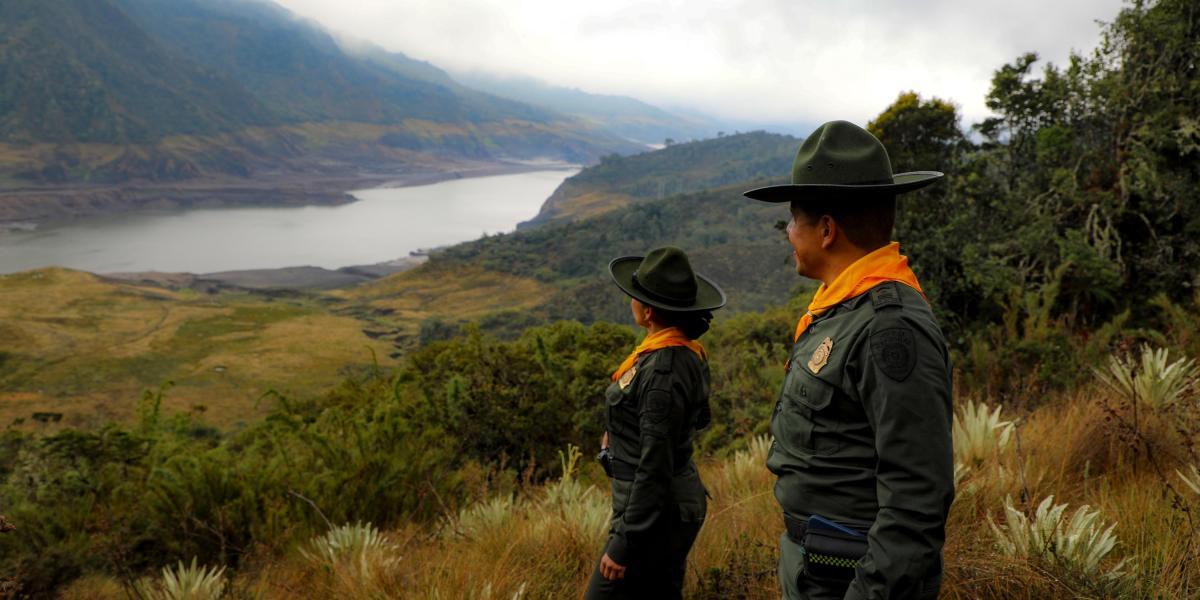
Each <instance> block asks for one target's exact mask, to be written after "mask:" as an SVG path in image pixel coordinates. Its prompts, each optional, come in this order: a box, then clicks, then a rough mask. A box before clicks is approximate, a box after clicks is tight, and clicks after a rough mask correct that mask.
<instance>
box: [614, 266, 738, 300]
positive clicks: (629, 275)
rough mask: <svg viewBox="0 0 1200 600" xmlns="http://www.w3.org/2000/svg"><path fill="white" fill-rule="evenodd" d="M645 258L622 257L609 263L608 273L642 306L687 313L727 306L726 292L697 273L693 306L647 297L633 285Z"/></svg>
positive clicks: (618, 285) (623, 290) (622, 289)
mask: <svg viewBox="0 0 1200 600" xmlns="http://www.w3.org/2000/svg"><path fill="white" fill-rule="evenodd" d="M644 258H645V257H644V256H622V257H620V258H614V259H613V260H612V262H610V263H608V273H609V275H612V279H613V282H614V283H616V284H617V287H619V288H621V291H622V292H625V294H626V295H628V296H631V297H633V298H637V300H638V301H639V302H641V303H642V304H648V305H650V306H653V307H655V308H661V309H663V310H673V311H678V312H687V311H693V310H716V309H718V308H721V307H722V306H725V292H724V291H722V290H721V288H720V287H718V286H717V284H715V283H713V282H712V281H710V280H709V279H708V278H707V277H705V276H703V275H701V274H699V273H696V274H695V275H696V299H695V301H693V302H692V303H691V304H671V303H666V302H663V301H661V300H656V299H654V298H651V297H649V296H647V295H646V294H645V293H643V292H641V291H640V290H638V289H637V288H636V287H634V285H633V274H634V273H636V272H637V270H638V267H639V266H641V264H642V259H644Z"/></svg>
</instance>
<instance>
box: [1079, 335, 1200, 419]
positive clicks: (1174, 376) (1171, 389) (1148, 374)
mask: <svg viewBox="0 0 1200 600" xmlns="http://www.w3.org/2000/svg"><path fill="white" fill-rule="evenodd" d="M1168 358H1169V356H1168V353H1167V350H1166V349H1165V348H1157V349H1155V348H1151V347H1149V346H1143V347H1142V352H1141V357H1140V358H1139V359H1136V360H1135V359H1134V358H1133V357H1129V358H1127V359H1126V358H1121V357H1119V356H1116V355H1113V356H1111V357H1109V359H1108V366H1107V368H1105V369H1095V373H1096V377H1098V378H1099V379H1100V381H1101V382H1103V383H1104V385H1106V386H1108V387H1109V388H1110V389H1112V390H1113V391H1114V392H1116V393H1117V394H1120V395H1121V396H1123V397H1125V398H1131V399H1133V400H1134V401H1135V402H1137V404H1138V405H1139V406H1144V407H1148V408H1150V409H1151V410H1155V411H1157V410H1160V409H1162V408H1164V407H1167V406H1170V405H1171V404H1174V403H1175V402H1177V401H1178V400H1179V399H1180V398H1181V397H1183V394H1184V392H1186V391H1187V389H1188V388H1189V387H1190V386H1191V385H1192V384H1193V382H1195V380H1196V375H1197V369H1196V361H1194V360H1192V359H1189V358H1181V359H1179V360H1177V361H1175V362H1172V363H1168V362H1167V360H1168Z"/></svg>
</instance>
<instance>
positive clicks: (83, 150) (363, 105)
mask: <svg viewBox="0 0 1200 600" xmlns="http://www.w3.org/2000/svg"><path fill="white" fill-rule="evenodd" d="M0 17H2V18H0V39H2V40H3V42H0V74H2V75H3V77H2V78H0V183H8V182H7V181H6V180H11V182H13V183H16V182H25V183H64V182H101V183H106V182H122V181H127V180H130V179H149V180H178V179H187V178H195V177H198V176H204V175H222V174H223V175H229V174H232V175H246V174H248V173H250V172H253V171H257V170H275V171H279V170H284V171H287V170H289V169H291V170H296V171H299V170H302V169H308V168H311V165H312V163H317V164H320V163H321V162H322V161H323V162H324V163H325V164H326V168H328V165H329V164H330V163H332V162H334V161H342V162H344V163H353V164H345V165H343V167H342V170H343V171H354V170H356V169H362V168H364V167H371V166H376V167H377V168H378V165H388V164H390V165H393V167H392V168H393V169H400V170H402V168H403V167H404V165H405V164H409V163H411V164H419V163H421V162H422V161H421V157H417V156H406V155H405V152H409V153H423V154H432V155H438V156H443V157H445V158H463V159H502V158H540V157H551V158H558V159H561V160H567V161H573V162H591V161H593V160H595V159H596V158H598V157H599V156H601V155H603V154H608V153H611V152H632V151H635V150H637V149H639V148H640V147H641V145H639V144H636V143H633V142H630V141H627V140H624V139H620V138H618V137H616V136H615V135H612V134H610V133H605V132H603V131H601V130H599V129H598V128H596V126H595V125H594V124H589V123H585V122H583V121H580V120H578V119H576V118H574V117H571V116H568V115H564V114H561V113H557V112H554V111H552V110H549V109H545V108H538V107H534V106H531V105H528V104H523V103H520V102H516V101H513V100H508V99H505V98H500V97H497V96H491V95H488V94H485V93H482V92H479V91H475V90H472V89H469V88H466V87H463V86H462V85H459V84H457V83H455V82H454V81H453V80H451V79H450V78H449V77H447V76H446V75H445V74H444V73H442V72H441V71H440V70H438V69H437V68H436V67H433V66H432V65H429V64H427V63H421V62H419V61H415V60H412V59H410V58H408V57H406V56H403V55H401V54H395V53H389V52H386V51H384V50H382V49H379V48H377V47H371V46H369V45H363V44H357V43H356V44H355V48H354V50H353V51H348V50H347V49H346V48H345V47H344V45H343V44H340V43H339V42H338V41H337V40H335V39H334V38H333V37H332V36H331V35H330V34H329V33H327V32H326V31H325V30H323V29H322V28H320V27H319V26H317V25H316V24H314V23H310V22H306V21H303V20H300V19H298V18H297V17H295V16H294V15H292V14H291V13H290V12H288V11H286V10H285V9H283V8H281V7H279V6H277V5H275V4H273V3H271V2H264V1H259V0H219V1H216V2H207V1H199V0H175V1H172V2H161V1H157V0H46V1H42V0H37V1H34V0H11V1H9V2H5V3H4V5H3V7H0ZM330 129H333V131H332V132H331V131H329V130H330ZM305 158H308V159H309V160H307V161H305V160H304V159H305Z"/></svg>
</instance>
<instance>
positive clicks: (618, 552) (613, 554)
mask: <svg viewBox="0 0 1200 600" xmlns="http://www.w3.org/2000/svg"><path fill="white" fill-rule="evenodd" d="M604 553H605V554H607V555H608V557H609V558H610V559H612V561H613V562H615V563H617V564H618V565H621V566H622V567H627V566H629V564H628V559H629V549H628V548H627V547H626V545H625V536H624V535H622V534H620V533H617V534H613V536H612V537H611V538H609V540H608V548H605V549H604Z"/></svg>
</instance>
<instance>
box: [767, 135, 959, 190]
mask: <svg viewBox="0 0 1200 600" xmlns="http://www.w3.org/2000/svg"><path fill="white" fill-rule="evenodd" d="M940 177H942V173H939V172H938V171H911V172H908V173H895V174H893V173H892V161H891V160H890V159H889V158H888V154H887V149H885V148H884V147H883V143H882V142H880V141H879V139H878V138H876V137H875V136H873V135H871V132H869V131H867V130H866V129H863V128H862V127H859V126H858V125H855V124H854V123H851V122H849V121H830V122H828V123H825V124H824V125H822V126H820V127H818V128H817V130H816V131H814V132H812V135H810V136H808V137H807V138H805V140H804V143H802V144H800V151H799V152H797V153H796V160H795V161H794V162H793V163H792V182H791V183H789V184H784V185H772V186H767V187H761V188H758V189H754V190H750V191H748V192H746V193H745V194H744V195H745V196H746V197H747V198H753V199H755V200H762V201H763V202H789V201H791V200H803V199H805V198H808V197H813V196H816V195H828V193H829V192H837V193H839V195H844V194H849V195H862V196H876V195H883V194H902V193H904V192H911V191H913V190H915V189H918V188H922V187H925V186H927V185H929V184H931V183H933V182H934V181H937V180H938V178H940Z"/></svg>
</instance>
